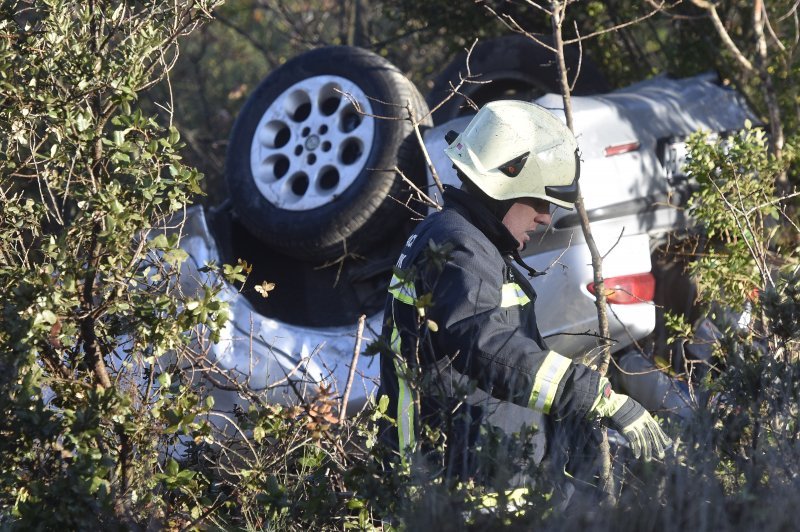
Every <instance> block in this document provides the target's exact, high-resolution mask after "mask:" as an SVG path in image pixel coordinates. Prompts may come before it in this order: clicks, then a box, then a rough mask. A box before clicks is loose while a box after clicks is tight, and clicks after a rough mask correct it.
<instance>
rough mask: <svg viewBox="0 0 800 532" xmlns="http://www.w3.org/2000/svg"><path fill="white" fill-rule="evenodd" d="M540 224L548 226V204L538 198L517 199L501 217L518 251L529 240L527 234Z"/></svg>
mask: <svg viewBox="0 0 800 532" xmlns="http://www.w3.org/2000/svg"><path fill="white" fill-rule="evenodd" d="M540 224H541V225H550V203H549V202H548V201H545V200H543V199H538V198H521V199H518V200H517V201H515V202H514V204H513V205H512V206H511V208H510V209H508V212H507V213H506V215H505V216H504V217H503V225H505V226H506V227H507V228H508V230H509V231H511V234H512V235H514V238H516V239H517V242H519V248H517V249H520V250H521V249H522V248H524V247H525V244H526V243H527V242H528V240H530V238H531V237H530V235H528V232H529V231H533V230H535V229H536V228H537V227H539V225H540Z"/></svg>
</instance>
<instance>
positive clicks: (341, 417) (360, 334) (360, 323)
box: [339, 314, 367, 425]
mask: <svg viewBox="0 0 800 532" xmlns="http://www.w3.org/2000/svg"><path fill="white" fill-rule="evenodd" d="M366 319H367V316H366V314H362V315H361V317H360V318H358V330H357V331H356V345H355V347H354V348H353V358H352V359H351V360H350V372H349V373H348V374H347V384H345V387H344V395H343V396H342V408H341V409H340V410H339V425H342V424H343V423H344V418H345V417H346V413H347V401H348V400H349V399H350V388H351V387H352V386H353V378H354V377H355V375H356V364H357V363H358V355H359V353H361V340H362V339H363V338H364V322H365V321H366Z"/></svg>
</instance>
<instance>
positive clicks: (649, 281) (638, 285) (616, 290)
mask: <svg viewBox="0 0 800 532" xmlns="http://www.w3.org/2000/svg"><path fill="white" fill-rule="evenodd" d="M604 285H605V289H606V300H607V301H608V302H609V303H613V304H615V305H632V304H634V303H647V302H650V301H652V300H653V296H654V295H655V291H656V278H655V277H653V274H652V273H650V272H647V273H636V274H633V275H622V276H620V277H609V278H608V279H606V280H605V282H604ZM586 288H587V289H588V290H589V292H590V293H592V294H594V293H595V290H594V283H589V284H588V285H586Z"/></svg>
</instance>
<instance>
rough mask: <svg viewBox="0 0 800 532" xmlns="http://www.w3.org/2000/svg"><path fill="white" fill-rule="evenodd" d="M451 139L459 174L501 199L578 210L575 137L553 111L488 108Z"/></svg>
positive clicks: (510, 105)
mask: <svg viewBox="0 0 800 532" xmlns="http://www.w3.org/2000/svg"><path fill="white" fill-rule="evenodd" d="M445 138H446V139H447V142H448V144H449V146H448V147H447V148H446V149H445V154H446V155H447V156H448V157H449V158H450V160H451V161H453V164H454V165H455V167H456V169H457V170H460V171H461V173H463V174H464V176H466V178H467V179H469V181H471V182H472V183H473V184H474V185H475V186H476V187H478V188H479V189H480V190H481V191H483V193H484V194H486V195H487V196H489V197H490V198H493V199H496V200H500V201H503V200H513V199H518V198H541V199H543V200H547V201H549V202H550V203H553V204H555V205H558V206H559V207H564V208H565V209H572V208H573V204H574V203H575V200H576V199H577V197H578V177H579V175H580V160H579V158H578V143H577V141H576V140H575V136H574V135H573V134H572V132H571V131H570V130H569V128H567V126H565V125H564V123H563V122H561V120H559V119H558V118H557V117H556V116H555V115H553V114H552V113H551V112H550V111H548V110H547V109H545V108H544V107H541V106H539V105H536V104H533V103H529V102H522V101H516V100H498V101H494V102H489V103H487V104H486V105H485V106H484V107H483V108H481V110H480V111H478V114H476V115H475V116H474V117H473V119H472V120H471V121H470V123H469V124H468V125H467V127H466V129H464V131H463V132H462V133H461V134H460V135H458V134H457V133H456V132H455V131H450V132H449V133H448V134H447V135H446V136H445Z"/></svg>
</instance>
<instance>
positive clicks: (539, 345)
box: [379, 188, 599, 455]
mask: <svg viewBox="0 0 800 532" xmlns="http://www.w3.org/2000/svg"><path fill="white" fill-rule="evenodd" d="M516 246H517V241H516V239H514V237H513V236H512V235H511V233H510V232H509V231H508V230H507V229H506V228H505V226H503V225H502V224H501V223H500V222H499V220H497V219H496V218H495V217H494V216H493V215H492V214H491V213H490V212H489V210H488V209H486V208H485V207H484V206H483V205H482V204H480V203H479V202H478V201H477V200H476V199H475V198H473V197H472V196H470V195H469V194H467V193H465V192H463V191H461V190H457V189H452V188H448V189H447V190H446V192H445V208H444V209H443V210H442V211H440V212H438V213H434V214H432V215H430V216H428V217H427V218H426V219H425V220H423V221H422V222H421V223H420V224H419V225H418V227H417V229H416V230H415V231H414V232H413V233H412V235H411V236H409V238H408V240H407V242H406V245H405V247H404V248H403V250H402V253H401V255H400V257H399V259H398V261H397V264H396V267H395V274H394V276H393V278H392V281H391V283H390V286H389V295H388V298H387V303H386V307H385V313H384V329H383V334H382V337H383V338H384V339H385V340H386V341H384V342H383V344H382V345H383V348H382V350H381V386H380V391H379V393H380V394H382V395H387V396H388V397H389V410H388V412H387V414H388V415H389V416H391V417H392V418H395V419H396V427H389V426H387V427H385V430H383V433H382V439H383V441H384V442H385V443H387V444H389V445H391V447H392V448H394V449H397V450H398V451H400V453H401V455H403V454H404V453H406V452H408V451H412V450H414V449H415V448H416V445H417V441H418V436H419V431H420V428H421V424H422V423H424V424H427V425H430V426H432V427H433V428H437V429H441V430H443V431H444V433H445V434H446V441H447V445H448V447H450V446H453V445H461V446H464V447H465V448H467V449H468V448H469V447H470V446H471V445H473V444H474V442H475V439H476V438H477V435H478V431H479V426H480V422H481V417H482V416H483V414H484V413H483V412H482V411H481V410H480V408H477V409H476V408H473V407H472V406H471V405H469V404H467V403H465V401H464V399H465V397H466V396H467V395H468V393H469V390H468V389H463V388H464V386H463V385H461V384H458V385H456V384H454V383H455V382H456V380H455V379H454V378H453V375H461V376H466V378H467V379H469V381H471V382H472V383H473V384H474V385H475V386H477V387H478V388H479V389H481V390H483V391H485V392H486V393H488V394H489V395H490V396H492V397H494V398H496V399H499V400H502V401H508V402H511V403H514V404H516V405H520V406H524V407H528V408H531V409H534V410H537V411H540V412H543V413H545V414H550V415H551V416H553V417H555V418H561V417H563V416H573V415H576V416H583V415H585V414H586V413H587V412H588V410H589V408H590V407H591V405H592V402H593V400H594V398H595V395H596V393H597V387H598V382H599V381H598V378H599V375H598V374H597V373H596V372H594V371H591V370H590V369H589V368H587V367H586V366H583V365H579V364H574V363H572V362H571V361H570V360H569V359H568V358H566V357H563V356H561V355H559V354H558V353H555V352H553V351H549V350H548V349H547V348H546V346H545V343H544V341H543V340H542V338H541V335H540V334H539V331H538V328H537V326H536V316H535V312H534V302H535V300H536V294H535V293H534V291H533V288H532V287H531V285H530V283H528V281H527V279H525V277H524V276H523V275H522V274H520V273H519V272H518V271H517V270H516V268H514V267H513V266H512V265H511V259H510V253H511V252H513V250H514V249H515V248H516ZM540 311H544V312H546V311H547V302H544V305H543V306H542V307H540ZM456 412H460V413H461V417H460V418H459V419H454V418H453V415H454V413H456Z"/></svg>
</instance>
